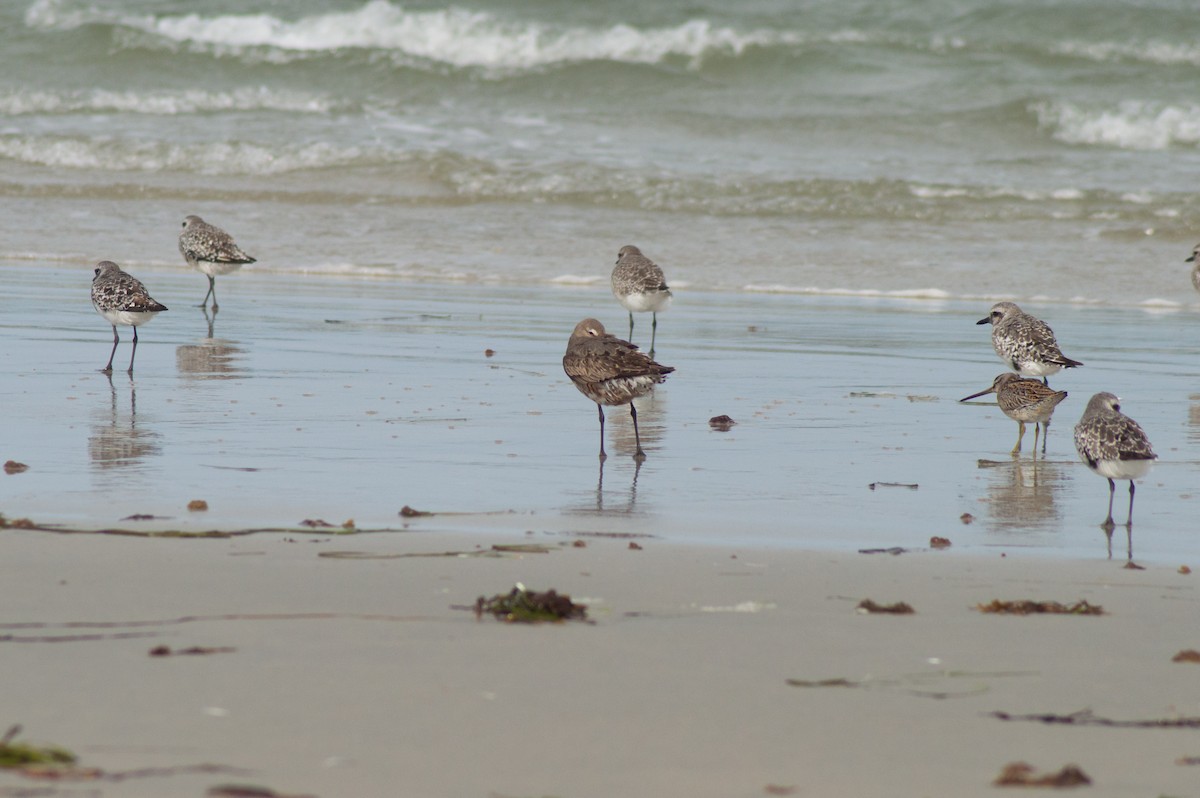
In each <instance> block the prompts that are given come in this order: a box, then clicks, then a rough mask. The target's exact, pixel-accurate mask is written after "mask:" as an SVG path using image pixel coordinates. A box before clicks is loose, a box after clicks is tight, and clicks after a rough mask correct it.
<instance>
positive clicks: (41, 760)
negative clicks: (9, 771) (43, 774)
mask: <svg viewBox="0 0 1200 798" xmlns="http://www.w3.org/2000/svg"><path fill="white" fill-rule="evenodd" d="M20 733H21V727H20V726H13V727H12V728H10V729H9V730H8V732H6V733H5V735H4V737H3V738H0V768H22V767H25V766H27V765H71V764H74V763H75V761H76V756H75V755H74V754H73V753H71V752H70V751H68V750H67V749H65V748H60V747H59V746H57V745H33V744H32V743H25V742H15V741H14V740H15V738H16V736H17V735H18V734H20Z"/></svg>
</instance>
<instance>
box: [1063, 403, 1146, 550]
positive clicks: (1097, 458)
mask: <svg viewBox="0 0 1200 798" xmlns="http://www.w3.org/2000/svg"><path fill="white" fill-rule="evenodd" d="M1075 448H1076V449H1077V450H1078V451H1079V457H1080V458H1081V459H1082V460H1083V462H1084V463H1086V464H1087V467H1088V468H1090V469H1092V471H1094V472H1096V473H1097V474H1099V475H1100V476H1102V477H1104V478H1105V479H1107V480H1108V517H1107V518H1105V519H1104V523H1103V524H1101V526H1102V527H1104V528H1105V529H1106V530H1109V531H1111V530H1112V528H1113V518H1112V505H1113V494H1114V493H1115V492H1116V490H1117V486H1116V484H1115V483H1114V482H1113V480H1114V479H1127V480H1129V517H1128V519H1127V520H1126V521H1125V526H1132V525H1133V493H1134V488H1133V481H1134V480H1135V479H1141V478H1142V477H1144V476H1145V475H1146V472H1147V471H1149V470H1150V466H1151V464H1152V463H1153V462H1154V461H1155V460H1157V459H1158V455H1156V454H1155V453H1154V450H1153V449H1151V448H1150V440H1149V439H1148V438H1147V437H1146V433H1145V432H1144V431H1143V430H1142V428H1141V427H1140V426H1139V425H1138V423H1137V422H1136V421H1134V420H1133V419H1132V418H1130V417H1129V416H1127V415H1125V414H1124V413H1122V412H1121V400H1120V399H1118V398H1117V397H1116V396H1114V395H1113V394H1111V393H1098V394H1096V395H1095V396H1093V397H1092V398H1091V400H1090V401H1089V402H1088V404H1087V408H1086V409H1085V410H1084V411H1083V418H1081V419H1079V423H1078V424H1076V425H1075Z"/></svg>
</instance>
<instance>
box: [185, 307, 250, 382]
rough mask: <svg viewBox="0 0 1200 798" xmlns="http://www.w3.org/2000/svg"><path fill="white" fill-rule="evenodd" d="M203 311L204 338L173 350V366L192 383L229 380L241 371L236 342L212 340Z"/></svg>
mask: <svg viewBox="0 0 1200 798" xmlns="http://www.w3.org/2000/svg"><path fill="white" fill-rule="evenodd" d="M214 318H215V317H212V316H209V315H208V312H207V311H205V313H204V319H205V321H206V322H207V323H208V336H207V337H206V338H202V339H200V342H199V343H195V344H183V345H182V346H179V347H177V348H176V349H175V365H176V367H177V368H178V369H179V373H180V374H181V375H182V376H184V377H188V378H190V379H196V380H229V379H234V378H235V377H237V376H238V375H240V374H241V373H242V372H243V371H245V369H243V368H241V367H240V366H238V362H237V361H238V360H239V359H240V357H241V355H242V348H241V347H240V346H238V345H237V342H236V341H229V340H225V339H223V338H214V337H213V320H214Z"/></svg>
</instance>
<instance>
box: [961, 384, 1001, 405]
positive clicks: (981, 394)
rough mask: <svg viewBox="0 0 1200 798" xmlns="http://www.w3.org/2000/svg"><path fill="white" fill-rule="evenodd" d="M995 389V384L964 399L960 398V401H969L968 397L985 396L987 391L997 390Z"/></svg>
mask: <svg viewBox="0 0 1200 798" xmlns="http://www.w3.org/2000/svg"><path fill="white" fill-rule="evenodd" d="M995 390H996V387H995V386H994V385H993V386H992V387H991V388H987V389H985V390H982V391H980V392H979V393H973V394H971V395H970V396H964V397H963V398H962V399H959V400H958V401H960V402H965V401H967V400H968V399H975V398H977V397H980V396H983V395H984V394H985V393H992V392H993V391H995Z"/></svg>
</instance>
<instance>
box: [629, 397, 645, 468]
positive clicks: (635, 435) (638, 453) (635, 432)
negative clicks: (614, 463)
mask: <svg viewBox="0 0 1200 798" xmlns="http://www.w3.org/2000/svg"><path fill="white" fill-rule="evenodd" d="M629 415H631V416H633V439H634V440H635V441H636V442H637V451H636V452H635V453H634V455H633V459H634V460H645V459H646V453H645V452H643V451H642V435H641V433H640V432H638V425H637V408H636V407H634V406H633V402H630V403H629Z"/></svg>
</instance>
